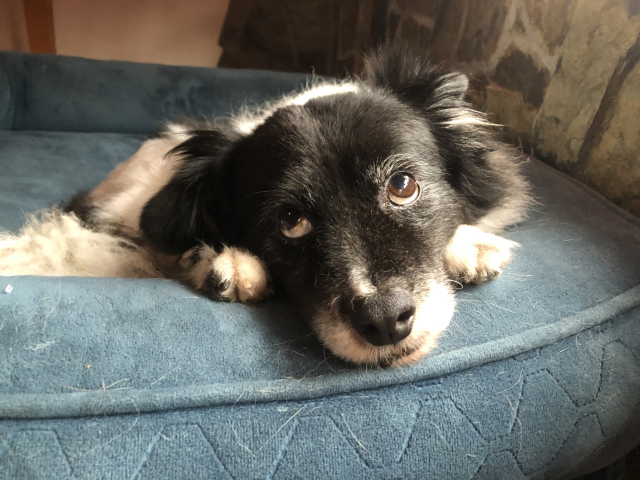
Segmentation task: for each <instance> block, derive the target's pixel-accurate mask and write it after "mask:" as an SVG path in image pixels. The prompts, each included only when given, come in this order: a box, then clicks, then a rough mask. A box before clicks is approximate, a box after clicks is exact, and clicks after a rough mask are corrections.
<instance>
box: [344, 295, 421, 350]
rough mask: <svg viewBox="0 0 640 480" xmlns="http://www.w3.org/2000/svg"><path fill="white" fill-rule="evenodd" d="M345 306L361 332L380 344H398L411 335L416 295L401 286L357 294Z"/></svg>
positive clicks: (371, 340)
mask: <svg viewBox="0 0 640 480" xmlns="http://www.w3.org/2000/svg"><path fill="white" fill-rule="evenodd" d="M344 307H345V308H344V313H346V314H347V315H348V316H349V319H350V320H351V325H352V326H353V328H354V330H355V331H356V332H358V335H360V336H361V337H362V338H363V339H364V340H366V341H367V342H369V343H370V344H372V345H375V346H377V347H380V346H382V345H393V344H396V343H398V342H399V341H401V340H403V339H404V338H406V337H407V336H409V334H410V333H411V328H412V327H413V319H414V315H415V313H416V304H415V302H414V300H413V296H412V295H411V294H410V293H409V292H408V291H406V290H404V289H403V288H399V287H394V288H391V289H390V290H387V291H385V292H382V293H376V294H374V295H371V296H369V297H357V298H354V299H352V300H351V301H350V302H348V305H345V306H344Z"/></svg>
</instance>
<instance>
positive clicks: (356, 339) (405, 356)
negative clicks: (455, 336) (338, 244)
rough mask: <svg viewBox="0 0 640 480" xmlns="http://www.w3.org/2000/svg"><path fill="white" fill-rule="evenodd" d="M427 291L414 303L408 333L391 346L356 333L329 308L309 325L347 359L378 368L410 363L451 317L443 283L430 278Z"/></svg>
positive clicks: (426, 350)
mask: <svg viewBox="0 0 640 480" xmlns="http://www.w3.org/2000/svg"><path fill="white" fill-rule="evenodd" d="M427 292H428V293H427V294H426V295H424V298H423V299H422V300H421V301H419V302H416V312H415V316H414V321H413V329H412V331H411V333H410V334H409V335H408V336H407V337H406V338H404V339H403V340H401V341H399V342H397V343H394V344H391V345H382V346H376V345H373V344H371V343H369V342H368V341H366V340H365V339H364V338H363V337H362V336H361V335H359V334H358V333H357V332H356V330H355V329H354V328H353V326H352V325H351V323H350V321H349V319H348V318H346V317H345V316H344V315H343V314H341V313H340V312H339V311H337V309H334V308H330V307H329V308H328V309H327V310H325V311H323V312H321V313H320V314H318V315H316V316H315V318H314V319H313V321H312V327H313V329H314V330H315V332H316V334H317V335H318V337H319V338H320V341H321V342H323V343H324V344H325V345H326V346H327V347H328V348H329V349H330V350H331V351H332V352H333V353H334V354H335V355H337V356H338V357H340V358H342V359H344V360H346V361H348V362H351V363H355V364H362V365H373V366H380V367H391V366H404V365H411V364H414V363H416V362H418V361H419V360H420V359H422V358H423V357H424V356H425V355H427V354H428V353H429V352H430V351H431V350H432V349H433V347H434V346H435V345H436V341H437V339H438V337H439V336H440V334H441V333H442V332H443V331H444V330H445V329H446V328H447V326H448V325H449V322H450V320H451V317H452V316H453V310H454V306H455V300H454V297H453V293H452V291H451V288H450V287H449V286H448V285H447V284H445V283H440V282H436V281H431V284H430V286H429V288H428V290H427Z"/></svg>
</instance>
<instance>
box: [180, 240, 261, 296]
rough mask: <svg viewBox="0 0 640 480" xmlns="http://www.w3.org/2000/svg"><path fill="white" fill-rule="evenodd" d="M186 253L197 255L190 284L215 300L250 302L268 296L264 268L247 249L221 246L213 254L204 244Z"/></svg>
mask: <svg viewBox="0 0 640 480" xmlns="http://www.w3.org/2000/svg"><path fill="white" fill-rule="evenodd" d="M185 256H190V257H195V258H196V259H195V262H194V263H195V265H194V266H193V267H192V270H191V278H192V283H193V284H194V286H195V287H196V289H197V290H198V291H199V292H201V293H203V294H204V295H207V296H208V297H210V298H212V299H214V300H222V301H227V302H244V303H249V302H258V301H260V300H263V299H265V298H267V297H268V296H270V295H271V288H270V281H269V273H268V272H267V267H266V266H265V264H264V263H263V262H262V260H260V259H259V258H258V257H256V256H255V255H253V254H251V253H249V252H247V251H246V250H241V249H238V248H235V247H224V249H223V250H222V252H220V253H216V251H215V250H214V249H213V248H211V247H209V246H206V245H205V246H202V247H198V250H196V251H195V252H187V253H186V254H185ZM183 258H184V257H183Z"/></svg>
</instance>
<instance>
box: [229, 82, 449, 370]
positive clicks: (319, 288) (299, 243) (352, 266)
mask: <svg viewBox="0 0 640 480" xmlns="http://www.w3.org/2000/svg"><path fill="white" fill-rule="evenodd" d="M233 159H234V160H233V162H234V164H235V170H234V171H235V172H236V173H235V175H236V177H235V184H236V187H237V188H236V189H235V194H236V198H235V201H236V202H237V208H238V211H237V219H238V222H240V232H239V235H240V241H241V242H242V243H244V244H245V245H246V246H247V247H248V248H249V249H250V250H252V251H254V252H256V253H257V254H258V255H259V256H260V257H262V258H263V259H264V260H265V262H266V264H267V266H268V268H269V270H270V272H271V273H272V275H273V277H274V279H275V280H276V282H277V283H278V284H279V285H280V286H281V287H282V288H283V289H284V290H285V291H286V292H287V293H288V295H289V297H290V298H291V299H292V300H293V301H294V302H295V303H296V304H297V306H298V308H299V310H300V311H301V312H302V313H303V315H304V316H305V317H306V318H307V319H309V320H310V321H311V325H312V327H313V328H314V330H315V331H316V332H317V334H318V335H319V337H320V339H321V340H322V341H323V342H324V343H325V344H326V345H327V347H329V349H331V350H332V351H333V352H334V353H336V354H337V355H339V356H341V357H343V358H345V359H348V360H351V361H354V362H357V363H373V364H383V365H385V364H398V363H407V362H410V361H412V360H415V359H417V358H420V357H421V356H422V355H423V354H424V353H425V351H426V350H427V349H428V348H429V347H430V346H431V344H432V342H433V340H434V339H435V337H436V336H437V334H439V333H440V332H441V331H442V330H443V329H444V328H445V327H446V325H447V324H448V322H449V319H450V317H451V314H452V308H453V301H452V299H451V297H450V293H449V289H448V287H447V284H446V283H445V280H446V274H445V271H444V267H443V255H444V251H445V247H446V245H447V242H448V240H449V239H450V238H451V237H452V235H453V233H454V230H455V228H456V226H457V222H456V218H455V216H456V212H457V208H456V196H455V193H454V192H453V189H452V187H451V186H450V185H449V184H448V183H447V181H446V178H445V177H446V171H445V168H444V163H443V160H442V159H441V158H440V154H439V151H438V148H437V146H436V142H435V139H434V137H433V133H432V131H431V130H430V128H429V126H428V124H427V122H425V121H424V119H423V118H421V117H420V116H419V115H418V114H417V113H416V112H415V111H414V110H413V109H412V108H410V107H409V106H407V105H405V104H403V103H402V102H401V101H400V100H398V99H396V98H394V97H393V96H391V95H385V94H382V93H381V92H376V93H369V92H366V91H363V92H358V93H344V94H340V95H333V96H327V97H321V98H317V99H314V100H311V101H309V102H307V103H306V104H304V105H301V106H297V105H296V106H288V107H285V108H282V109H280V110H278V111H276V112H275V113H274V114H273V115H272V116H271V117H269V118H268V119H267V120H266V121H265V122H264V123H263V124H262V125H260V126H259V127H258V128H257V129H256V130H255V132H253V133H252V134H251V135H250V136H248V137H247V138H245V139H244V140H242V141H241V142H240V143H239V144H238V146H237V148H236V150H235V152H234V154H233Z"/></svg>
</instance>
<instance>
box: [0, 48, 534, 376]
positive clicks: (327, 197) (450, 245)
mask: <svg viewBox="0 0 640 480" xmlns="http://www.w3.org/2000/svg"><path fill="white" fill-rule="evenodd" d="M365 65H366V67H365V71H364V73H363V74H362V75H361V76H360V77H357V78H355V79H351V80H347V81H343V82H316V83H314V84H312V85H310V86H309V87H308V88H306V89H305V90H304V91H302V92H301V93H297V94H293V95H288V96H285V97H283V98H282V99H280V100H278V101H276V102H272V103H269V104H266V105H265V106H263V107H262V108H260V109H258V110H254V111H245V112H244V113H242V114H239V115H236V116H233V117H230V118H224V119H215V120H213V121H211V122H198V121H185V122H182V123H174V124H169V125H168V126H167V128H166V129H165V130H164V131H163V132H162V133H161V134H160V135H158V136H157V137H156V138H151V139H149V140H147V141H146V142H144V143H143V144H142V146H141V147H140V149H139V150H138V151H137V153H135V154H134V155H133V156H132V157H131V158H130V159H129V160H127V161H125V162H124V163H122V164H120V165H119V166H117V167H116V168H115V170H113V172H111V174H110V175H109V176H108V177H107V178H106V179H105V180H104V181H103V182H102V183H101V184H99V185H98V186H97V187H96V188H95V189H94V190H93V191H91V192H89V193H81V194H79V195H77V196H76V197H75V198H74V199H73V200H72V201H71V203H70V204H69V206H68V207H67V209H66V210H65V211H64V212H63V211H59V210H51V211H49V212H47V213H45V214H44V216H42V217H41V218H39V219H37V220H34V221H32V222H31V223H29V224H28V225H27V226H26V227H25V228H24V229H23V230H22V231H21V232H20V233H19V234H17V235H10V234H5V235H4V236H2V237H1V238H0V252H1V255H0V256H1V257H2V260H0V262H1V263H0V273H3V274H39V275H43V274H49V275H88V276H121V277H168V278H172V279H175V280H177V281H180V282H183V283H185V284H187V285H189V286H190V287H191V288H193V289H195V290H196V291H198V292H200V293H202V294H203V295H206V296H208V297H210V298H211V299H214V300H220V301H232V302H233V301H240V302H255V301H259V300H262V299H264V298H267V297H268V296H270V295H271V293H272V291H273V289H275V290H280V291H282V292H284V294H285V295H286V296H288V297H289V298H290V299H291V301H292V302H293V303H294V304H295V305H296V306H297V308H298V310H299V311H300V313H301V315H302V316H303V317H304V318H305V319H307V321H308V322H309V324H310V326H311V328H312V329H313V331H314V332H315V333H316V334H317V336H318V338H319V339H320V341H321V342H323V343H324V344H325V345H326V346H327V347H328V348H329V349H330V350H331V351H332V352H333V353H334V354H335V355H337V356H339V357H341V358H342V359H344V360H346V361H348V362H352V363H355V364H368V365H378V366H385V367H386V366H399V365H408V364H411V363H415V362H416V361H418V360H419V359H421V358H422V357H424V356H425V355H426V354H427V353H428V352H429V351H430V350H431V349H432V348H433V346H434V344H435V342H436V340H437V338H438V336H439V335H440V334H441V333H442V332H443V331H444V330H445V329H446V328H447V326H448V324H449V322H450V320H451V317H452V315H453V312H454V306H455V299H454V295H453V285H454V284H457V283H462V284H472V283H480V282H484V281H486V280H489V279H492V278H494V277H496V276H497V275H499V274H500V273H501V272H502V270H503V269H504V267H505V266H506V265H507V263H508V262H509V261H510V259H511V255H512V250H513V249H514V248H515V247H516V246H517V244H516V243H514V242H512V241H509V240H507V239H504V238H501V237H499V236H497V235H496V233H499V232H500V231H501V230H503V229H504V228H505V227H507V226H509V225H512V224H515V223H517V222H520V221H521V220H522V219H523V218H524V217H525V215H526V209H527V205H528V203H529V201H530V197H529V194H528V192H529V187H528V185H527V182H526V180H525V178H524V176H523V175H522V173H521V161H520V159H519V155H518V154H517V152H516V150H515V149H514V148H512V147H510V146H508V145H506V144H504V143H502V142H501V141H500V140H499V139H498V138H497V136H496V131H495V130H496V129H495V126H494V125H493V124H491V123H490V122H488V121H487V119H486V118H485V116H483V115H482V114H480V113H478V112H477V111H475V110H474V109H473V108H472V107H471V106H470V105H469V104H468V103H466V102H465V95H466V93H467V89H468V86H469V80H468V78H467V77H466V76H465V75H463V74H461V73H456V72H450V71H446V70H443V69H441V68H439V67H436V66H434V65H432V64H430V63H429V62H428V61H427V60H426V59H425V58H424V56H422V55H420V54H418V53H416V52H415V51H412V50H411V49H410V48H407V47H398V46H386V47H383V48H381V49H380V50H378V51H376V52H374V53H373V54H370V55H369V56H368V57H366V61H365Z"/></svg>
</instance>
